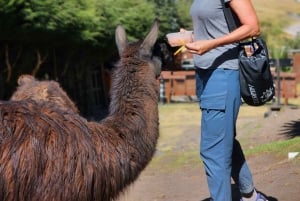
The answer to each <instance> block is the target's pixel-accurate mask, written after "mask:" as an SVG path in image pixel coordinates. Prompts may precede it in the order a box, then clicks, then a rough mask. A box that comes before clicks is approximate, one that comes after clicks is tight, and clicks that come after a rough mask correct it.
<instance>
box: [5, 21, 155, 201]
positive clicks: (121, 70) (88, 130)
mask: <svg viewBox="0 0 300 201" xmlns="http://www.w3.org/2000/svg"><path fill="white" fill-rule="evenodd" d="M157 36H158V23H157V22H155V23H154V25H153V26H152V29H151V30H150V32H149V33H148V35H147V36H146V38H145V39H144V40H143V41H142V42H136V43H131V44H128V43H127V39H126V33H125V30H124V29H123V28H122V27H121V26H118V27H117V29H116V43H117V46H118V50H119V54H120V57H121V58H120V61H119V63H118V65H117V66H116V68H115V71H114V73H113V78H112V89H111V103H110V113H109V115H108V117H107V118H105V119H103V120H102V121H101V122H88V121H87V120H85V119H84V118H82V117H80V115H79V114H77V113H74V112H73V111H69V110H66V109H62V108H61V107H60V106H57V103H56V102H55V100H57V99H52V100H54V102H51V101H43V100H42V101H40V100H41V99H38V100H35V98H31V97H28V98H27V99H24V100H22V99H18V100H10V101H2V102H0V200H2V201H89V200H99V201H110V200H115V199H117V197H118V195H119V194H120V193H121V192H123V191H124V190H125V188H126V187H127V186H128V185H130V184H131V183H132V182H134V181H135V180H136V179H137V177H138V176H139V174H140V173H141V171H142V170H143V169H144V168H145V167H146V165H147V164H148V163H149V161H150V160H151V158H152V157H153V154H154V152H155V148H156V143H157V139H158V130H159V129H158V127H159V125H158V124H159V122H158V107H157V106H158V104H157V102H158V85H157V81H156V77H157V76H158V74H159V69H160V62H159V60H157V59H156V58H155V57H153V56H152V47H153V45H154V43H155V41H156V39H157ZM32 95H33V96H34V94H32ZM57 95H59V94H57ZM58 105H59V104H58Z"/></svg>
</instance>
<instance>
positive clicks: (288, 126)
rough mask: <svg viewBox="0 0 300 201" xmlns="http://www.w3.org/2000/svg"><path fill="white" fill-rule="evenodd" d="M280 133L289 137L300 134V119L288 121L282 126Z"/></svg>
mask: <svg viewBox="0 0 300 201" xmlns="http://www.w3.org/2000/svg"><path fill="white" fill-rule="evenodd" d="M280 135H284V136H285V137H286V138H288V139H292V138H294V137H299V136H300V119H299V120H294V121H291V122H287V123H285V124H284V125H283V126H282V129H281V131H280Z"/></svg>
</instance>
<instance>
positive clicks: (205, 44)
mask: <svg viewBox="0 0 300 201" xmlns="http://www.w3.org/2000/svg"><path fill="white" fill-rule="evenodd" d="M185 47H186V49H187V51H188V52H190V53H192V54H199V55H202V54H204V53H206V52H208V51H210V50H211V49H213V48H216V47H217V44H216V41H215V40H198V41H195V42H192V43H187V44H185Z"/></svg>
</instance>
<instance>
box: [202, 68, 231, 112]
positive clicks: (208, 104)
mask: <svg viewBox="0 0 300 201" xmlns="http://www.w3.org/2000/svg"><path fill="white" fill-rule="evenodd" d="M227 85H228V84H227V73H226V72H225V70H224V69H216V70H215V71H214V72H213V73H212V75H211V76H210V77H209V79H208V80H207V82H206V83H205V86H204V88H203V91H202V93H201V95H200V108H201V109H212V110H225V108H226V99H227V90H228V89H227Z"/></svg>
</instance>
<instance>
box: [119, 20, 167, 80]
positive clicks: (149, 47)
mask: <svg viewBox="0 0 300 201" xmlns="http://www.w3.org/2000/svg"><path fill="white" fill-rule="evenodd" d="M158 31H159V23H158V20H155V21H154V23H153V25H152V28H151V30H150V31H149V33H148V34H147V36H146V37H145V39H144V40H143V41H139V42H137V44H139V45H138V46H136V48H138V50H137V49H134V48H133V46H131V47H130V48H131V50H130V49H129V48H127V47H128V46H129V43H128V40H127V35H126V31H125V29H124V27H123V26H121V25H119V26H118V27H117V28H116V34H115V37H116V38H115V39H116V44H117V47H118V52H119V55H120V57H124V58H126V57H127V56H128V55H130V54H131V53H132V51H136V52H138V57H139V58H140V59H143V60H145V61H148V63H149V66H150V67H152V68H153V69H154V72H155V75H156V77H158V76H159V75H160V72H161V60H160V59H159V58H158V57H156V56H154V55H153V48H154V45H155V43H156V40H157V37H158Z"/></svg>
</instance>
